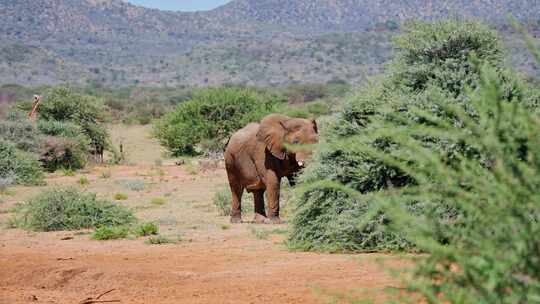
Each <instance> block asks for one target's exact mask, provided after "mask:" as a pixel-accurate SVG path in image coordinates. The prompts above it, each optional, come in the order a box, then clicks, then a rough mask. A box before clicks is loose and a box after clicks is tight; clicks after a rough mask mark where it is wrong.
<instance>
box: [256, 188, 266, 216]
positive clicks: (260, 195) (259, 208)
mask: <svg viewBox="0 0 540 304" xmlns="http://www.w3.org/2000/svg"><path fill="white" fill-rule="evenodd" d="M253 201H254V203H255V217H254V218H253V222H254V223H256V224H263V223H264V222H265V221H266V211H265V208H264V191H255V192H253Z"/></svg>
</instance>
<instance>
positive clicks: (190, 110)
mask: <svg viewBox="0 0 540 304" xmlns="http://www.w3.org/2000/svg"><path fill="white" fill-rule="evenodd" d="M281 101H282V100H281V99H280V97H278V96H276V95H273V94H270V93H267V92H259V91H255V90H252V89H247V88H234V87H224V88H213V89H206V90H202V91H199V92H197V93H195V94H194V96H193V97H192V99H191V100H189V101H186V102H183V103H181V104H179V105H178V107H177V108H176V110H175V111H174V112H171V113H169V114H167V115H165V116H164V117H163V118H162V119H160V120H158V121H157V122H156V123H155V124H154V135H155V137H156V138H158V139H159V141H160V142H161V144H162V145H163V146H165V147H166V148H167V149H169V150H170V151H171V152H172V154H173V155H175V156H179V155H185V154H188V155H189V154H197V153H200V152H213V151H198V145H199V144H200V143H202V142H205V146H206V147H212V148H213V149H216V147H217V148H219V150H221V149H223V147H224V146H225V141H226V140H227V139H228V138H229V137H230V135H232V133H233V132H235V131H236V130H238V129H240V128H242V127H244V126H245V125H247V124H248V123H250V122H255V121H259V120H260V119H261V118H262V117H263V116H265V115H267V114H269V113H272V112H274V111H275V109H276V106H277V105H278V104H279V103H280V102H281ZM208 140H211V141H212V142H213V143H214V144H208V142H207V141H208Z"/></svg>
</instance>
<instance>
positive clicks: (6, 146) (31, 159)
mask: <svg viewBox="0 0 540 304" xmlns="http://www.w3.org/2000/svg"><path fill="white" fill-rule="evenodd" d="M43 177H44V176H43V171H42V169H41V166H40V163H39V162H38V160H37V158H36V157H35V156H34V155H32V154H30V153H28V152H25V151H22V150H19V149H17V148H16V147H15V145H14V144H12V143H10V142H7V141H4V140H2V139H0V178H3V179H6V180H8V179H9V180H10V181H11V182H10V184H22V185H40V184H42V183H43Z"/></svg>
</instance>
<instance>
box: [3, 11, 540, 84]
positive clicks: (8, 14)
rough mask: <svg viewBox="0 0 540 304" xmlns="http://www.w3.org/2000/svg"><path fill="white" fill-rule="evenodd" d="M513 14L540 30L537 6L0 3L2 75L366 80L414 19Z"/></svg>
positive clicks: (15, 78) (49, 79) (51, 80)
mask: <svg viewBox="0 0 540 304" xmlns="http://www.w3.org/2000/svg"><path fill="white" fill-rule="evenodd" d="M507 13H510V14H512V15H514V16H516V17H517V18H518V19H519V20H521V21H523V22H527V24H529V25H530V26H531V27H533V28H536V27H537V26H538V17H537V16H538V15H540V3H537V2H535V1H526V0H519V1H503V0H484V1H466V0H453V1H443V0H435V1H434V0H412V1H389V0H295V1H288V0H235V1H232V2H230V3H229V4H226V5H224V6H222V7H219V8H217V9H215V10H212V11H207V12H194V13H185V12H168V11H160V10H156V9H147V8H142V7H138V6H134V5H131V4H129V3H126V2H124V1H121V0H0V27H1V28H2V29H3V30H2V31H1V32H0V45H1V46H0V83H17V84H23V85H43V84H57V83H62V82H69V83H87V82H94V83H98V84H104V85H115V86H116V85H140V84H143V85H151V86H178V85H185V86H194V85H201V86H204V85H220V84H225V83H238V84H248V85H283V84H289V83H295V82H325V81H331V80H336V79H344V80H347V81H349V82H359V81H361V80H362V79H364V78H365V76H366V75H371V74H373V73H376V72H378V71H379V70H380V66H381V63H383V62H384V61H386V60H387V59H388V57H389V56H390V55H391V47H390V43H389V41H390V37H391V36H392V35H393V33H394V31H396V30H398V28H399V24H400V23H401V22H403V21H405V20H409V19H416V18H420V19H427V20H432V19H438V18H442V17H447V16H450V15H455V16H465V17H477V18H482V19H484V20H486V21H488V22H492V23H494V24H497V25H501V24H503V23H504V20H505V16H506V14H507ZM519 61H520V62H522V63H525V64H524V65H523V66H527V64H526V63H527V62H528V59H527V58H526V57H523V58H520V59H519Z"/></svg>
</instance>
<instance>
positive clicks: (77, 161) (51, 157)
mask: <svg viewBox="0 0 540 304" xmlns="http://www.w3.org/2000/svg"><path fill="white" fill-rule="evenodd" d="M42 149H43V151H42V152H41V156H40V161H41V163H42V164H43V167H44V168H45V169H46V170H47V171H50V172H54V171H56V170H58V169H70V170H77V169H82V168H84V166H85V165H86V163H87V160H88V158H87V154H88V151H89V150H88V146H87V145H85V144H84V143H81V141H79V140H77V139H71V138H67V137H54V136H49V137H46V138H45V140H44V143H43V148H42Z"/></svg>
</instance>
